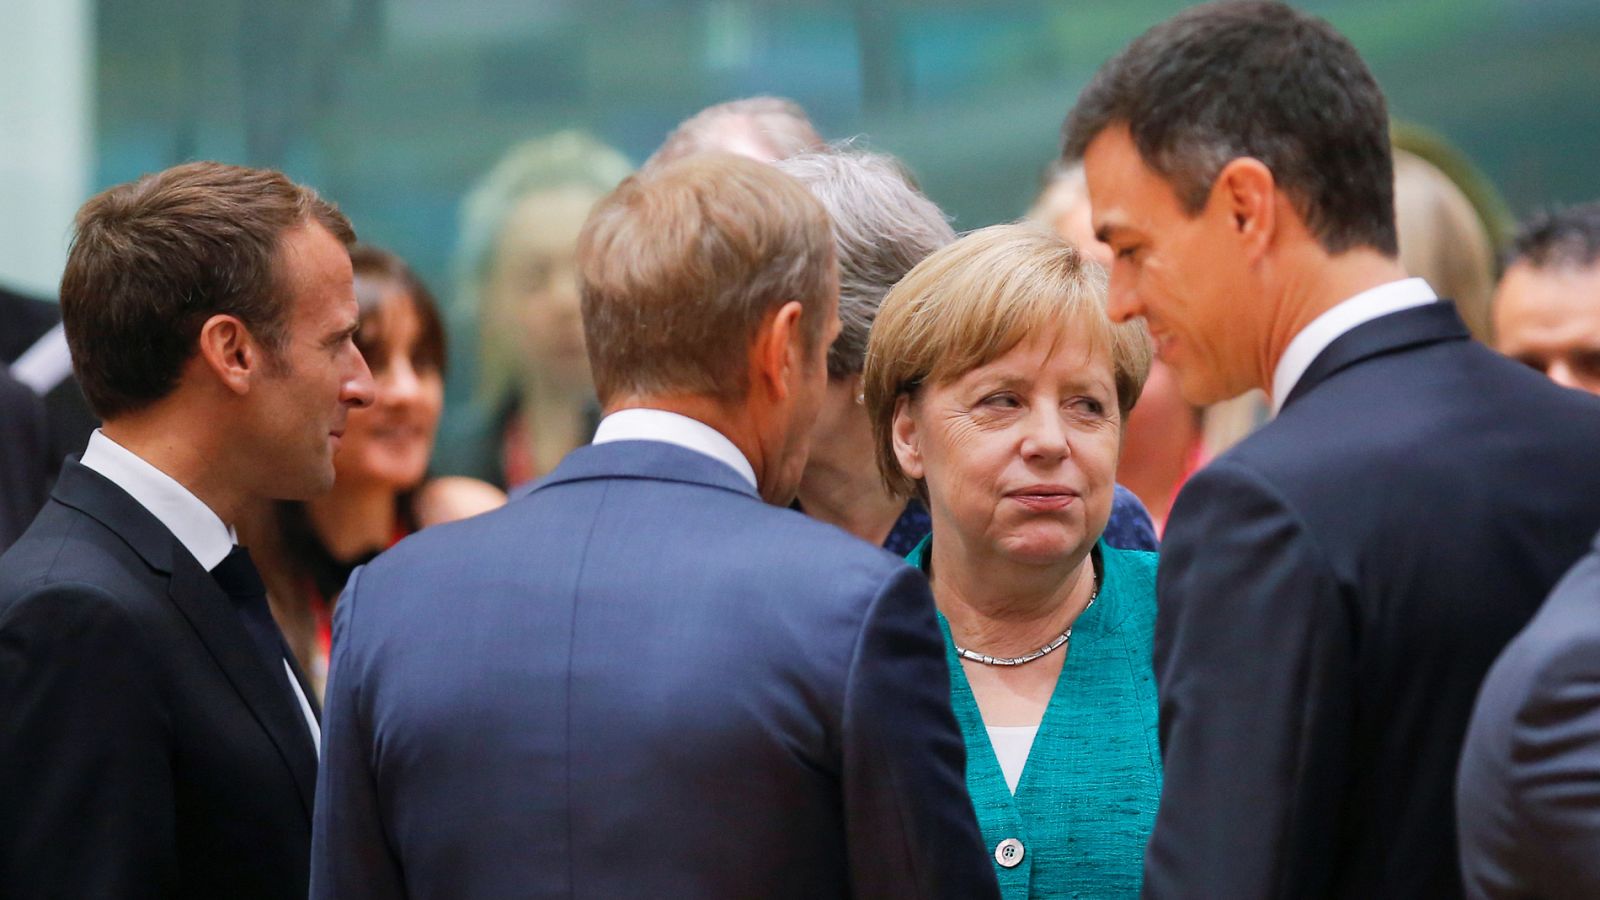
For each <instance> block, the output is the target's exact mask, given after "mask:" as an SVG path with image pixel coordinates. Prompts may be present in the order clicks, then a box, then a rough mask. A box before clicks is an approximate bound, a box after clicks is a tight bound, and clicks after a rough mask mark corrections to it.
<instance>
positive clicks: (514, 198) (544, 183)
mask: <svg viewBox="0 0 1600 900" xmlns="http://www.w3.org/2000/svg"><path fill="white" fill-rule="evenodd" d="M631 171H632V166H631V165H630V164H629V162H628V160H627V159H626V158H625V157H623V156H622V154H620V153H618V152H617V151H616V150H613V149H611V148H610V147H607V146H606V145H604V144H602V143H600V142H599V141H596V140H595V139H594V138H592V137H590V136H588V135H586V134H583V133H580V132H576V131H566V132H561V133H559V134H555V135H552V136H550V137H546V138H540V139H537V140H533V141H528V142H526V143H524V144H520V145H518V146H516V147H514V148H512V149H511V151H510V152H508V153H507V154H506V155H505V157H504V158H503V159H501V160H500V162H499V163H497V164H496V165H495V167H494V168H493V169H492V170H491V171H490V172H489V174H488V175H486V176H485V177H484V179H483V180H482V181H481V182H480V183H479V184H478V185H477V186H476V187H474V188H473V189H472V192H471V193H470V194H469V195H468V196H467V198H466V200H465V202H464V203H463V207H462V208H463V216H462V218H463V222H462V236H461V243H460V247H459V260H458V266H457V268H458V270H459V273H460V284H459V288H458V291H457V295H456V297H455V300H454V302H453V303H452V305H451V308H450V313H449V315H448V316H447V318H448V319H449V320H450V325H451V330H452V334H454V335H455V339H454V340H453V346H454V347H455V348H457V349H458V350H459V351H460V352H458V353H456V354H454V355H455V357H456V358H457V359H458V360H460V361H461V362H463V363H464V365H463V366H462V369H463V371H462V373H461V375H460V377H458V378H453V379H452V384H453V385H455V386H457V390H455V391H452V392H451V396H452V397H455V396H461V395H465V394H469V393H470V397H471V399H470V402H467V403H461V404H456V405H452V406H451V408H450V409H448V410H447V412H446V420H445V428H444V431H443V433H442V434H441V438H440V447H439V454H440V460H439V466H440V471H444V472H450V473H453V474H462V475H471V476H473V477H476V478H481V479H484V480H486V481H489V482H491V483H493V484H496V485H498V486H500V487H514V486H516V485H518V484H521V483H523V482H525V481H528V480H530V479H533V478H537V477H538V476H540V475H543V474H544V473H546V472H548V471H549V470H550V469H551V468H553V467H554V466H555V464H556V463H558V462H560V461H561V458H562V457H563V456H566V454H567V453H568V452H569V451H570V450H572V449H573V448H575V447H578V446H580V445H582V444H585V443H587V442H588V440H589V438H590V436H591V435H593V434H594V428H595V425H596V424H597V423H598V422H599V406H598V405H597V403H596V401H595V396H594V383H593V380H592V379H591V377H590V375H589V360H588V356H587V355H586V352H585V350H584V345H583V325H582V321H581V318H580V316H579V311H578V282H577V275H576V269H575V265H576V264H575V261H574V254H575V253H576V252H577V246H578V231H579V230H580V229H581V228H582V227H583V221H584V219H585V218H586V217H587V216H588V215H589V210H590V208H591V207H593V206H594V204H595V201H597V200H599V199H600V198H601V197H602V196H604V195H605V194H606V193H607V192H608V191H610V190H611V189H612V188H614V187H616V186H617V184H618V183H619V182H621V181H622V179H623V178H626V177H627V176H628V174H629V172H631Z"/></svg>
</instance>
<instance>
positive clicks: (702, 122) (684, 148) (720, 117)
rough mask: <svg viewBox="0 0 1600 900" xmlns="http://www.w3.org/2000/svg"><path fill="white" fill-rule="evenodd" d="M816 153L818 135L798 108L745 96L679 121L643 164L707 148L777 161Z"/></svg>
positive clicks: (820, 144)
mask: <svg viewBox="0 0 1600 900" xmlns="http://www.w3.org/2000/svg"><path fill="white" fill-rule="evenodd" d="M821 149H823V141H822V135H820V134H818V133H817V129H816V126H814V125H812V124H811V119H810V118H808V117H807V116H806V111H805V110H804V109H801V108H800V104H798V103H796V102H794V101H793V100H788V99H785V98H783V97H745V98H743V99H740V100H730V101H728V102H727V103H718V104H717V105H715V106H708V107H706V108H705V109H702V110H701V111H699V112H697V113H695V114H694V115H692V116H690V117H689V118H687V119H684V120H683V122H681V123H679V125H678V127H677V128H675V129H673V131H672V133H671V134H669V135H667V139H666V140H665V141H662V142H661V146H660V147H659V148H657V149H656V152H655V153H653V154H651V156H650V158H649V159H648V160H646V161H645V165H653V164H659V163H666V162H671V161H673V160H675V159H682V158H683V157H685V156H688V155H689V154H691V153H703V152H705V151H707V150H721V151H723V152H725V153H737V154H739V155H740V156H748V157H750V158H751V159H756V160H760V161H761V162H776V161H777V160H780V159H787V158H789V157H791V156H796V155H798V154H801V153H807V152H811V151H816V150H821Z"/></svg>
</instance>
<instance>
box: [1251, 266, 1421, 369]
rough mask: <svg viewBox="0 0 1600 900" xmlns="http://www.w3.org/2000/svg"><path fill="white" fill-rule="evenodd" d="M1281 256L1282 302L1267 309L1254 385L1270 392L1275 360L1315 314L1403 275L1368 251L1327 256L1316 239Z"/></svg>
mask: <svg viewBox="0 0 1600 900" xmlns="http://www.w3.org/2000/svg"><path fill="white" fill-rule="evenodd" d="M1285 253H1286V254H1289V258H1288V259H1287V260H1285V261H1284V262H1283V263H1282V264H1281V265H1280V267H1279V271H1281V272H1282V273H1284V274H1283V278H1282V279H1281V281H1280V283H1279V285H1278V287H1277V293H1278V295H1279V296H1280V297H1281V298H1282V299H1281V300H1280V302H1278V303H1277V304H1275V305H1272V306H1271V314H1270V318H1269V320H1268V321H1267V323H1266V329H1267V330H1266V335H1265V339H1264V340H1263V341H1261V342H1260V345H1259V346H1260V347H1261V354H1260V356H1259V358H1258V359H1257V369H1258V371H1257V379H1258V380H1257V386H1259V387H1261V388H1262V389H1263V390H1265V391H1267V392H1268V393H1269V394H1270V393H1271V392H1272V376H1273V373H1274V372H1276V371H1277V368H1278V361H1279V360H1281V359H1283V354H1284V351H1286V350H1288V349H1289V343H1290V342H1291V341H1293V340H1294V338H1295V335H1298V334H1299V333H1300V332H1302V331H1304V330H1305V327H1306V326H1307V325H1310V324H1311V323H1312V322H1313V321H1314V320H1315V319H1316V318H1317V317H1318V316H1320V315H1322V314H1323V313H1325V312H1327V311H1328V310H1330V309H1332V308H1334V307H1335V306H1338V305H1339V304H1340V303H1343V302H1344V301H1346V300H1348V299H1350V298H1351V297H1354V296H1355V295H1357V294H1359V293H1361V292H1362V291H1366V290H1370V289H1372V288H1375V287H1378V286H1379V285H1382V284H1388V283H1389V282H1391V281H1399V280H1400V279H1402V278H1405V277H1406V271H1405V269H1404V268H1402V267H1401V265H1400V262H1399V260H1397V259H1393V258H1390V257H1387V256H1384V255H1382V254H1381V253H1379V252H1378V251H1376V250H1373V249H1371V248H1365V247H1363V248H1357V249H1355V250H1348V251H1346V252H1344V253H1340V254H1338V255H1336V256H1328V255H1327V254H1326V253H1325V252H1324V251H1323V250H1322V248H1321V246H1320V245H1318V244H1317V243H1316V242H1315V241H1314V240H1307V241H1303V242H1301V245H1300V246H1299V247H1298V248H1297V249H1296V250H1294V251H1285ZM1274 399H1277V398H1274Z"/></svg>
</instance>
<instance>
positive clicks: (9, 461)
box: [0, 366, 54, 553]
mask: <svg viewBox="0 0 1600 900" xmlns="http://www.w3.org/2000/svg"><path fill="white" fill-rule="evenodd" d="M53 463H54V460H52V459H51V457H50V432H49V427H48V426H47V424H46V421H45V412H44V403H43V401H41V400H40V399H39V397H38V396H37V395H36V394H34V392H33V391H32V390H31V389H30V388H29V387H28V386H27V385H25V384H22V383H21V382H19V381H17V380H16V379H14V378H12V377H11V374H10V372H8V371H7V370H6V369H5V367H4V366H0V553H4V552H5V549H6V548H7V547H9V546H11V542H12V541H15V540H16V539H17V538H18V537H20V536H21V535H22V532H23V531H24V530H26V529H27V527H28V523H29V522H32V521H33V517H34V516H35V515H37V514H38V512H39V509H40V507H42V506H44V500H45V497H47V496H49V484H50V480H51V472H50V470H51V469H53V468H54V465H53Z"/></svg>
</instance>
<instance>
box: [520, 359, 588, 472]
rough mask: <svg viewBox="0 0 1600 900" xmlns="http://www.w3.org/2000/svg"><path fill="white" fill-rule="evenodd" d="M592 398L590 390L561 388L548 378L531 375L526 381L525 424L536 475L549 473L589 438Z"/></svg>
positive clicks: (524, 392) (524, 398)
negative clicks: (586, 416) (587, 416)
mask: <svg viewBox="0 0 1600 900" xmlns="http://www.w3.org/2000/svg"><path fill="white" fill-rule="evenodd" d="M589 400H590V394H589V392H588V391H587V390H584V391H574V390H566V389H562V388H560V387H559V386H557V385H555V384H554V383H553V382H551V381H549V380H548V379H540V378H530V379H528V380H527V381H525V382H524V383H523V393H522V408H521V410H520V412H521V415H522V427H523V430H524V432H525V434H526V435H527V441H528V444H527V446H528V450H529V452H530V453H531V454H532V456H533V459H532V463H533V468H534V470H535V473H534V474H535V475H536V476H537V475H545V474H547V473H548V472H549V471H550V470H551V469H554V468H555V467H556V464H557V463H559V462H561V459H562V458H563V457H565V456H566V455H567V454H568V453H570V452H572V451H573V450H574V449H575V448H577V447H579V446H582V444H583V443H584V441H586V440H588V438H589V435H588V433H587V428H588V423H587V422H586V421H585V420H584V407H585V406H587V405H588V403H589Z"/></svg>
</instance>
